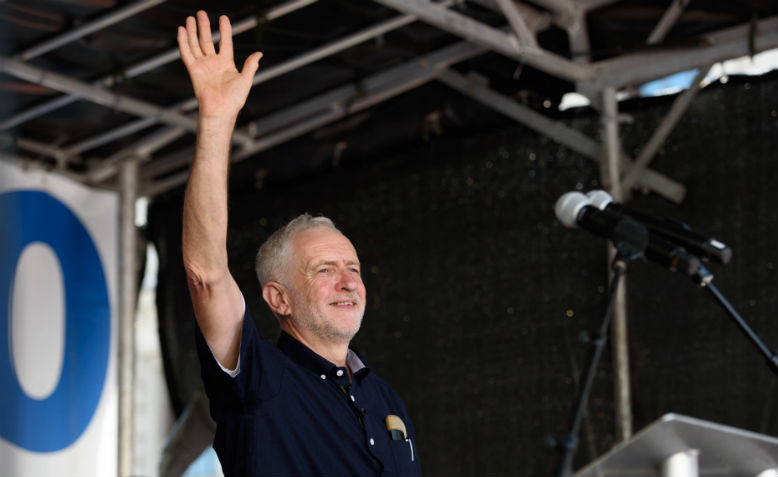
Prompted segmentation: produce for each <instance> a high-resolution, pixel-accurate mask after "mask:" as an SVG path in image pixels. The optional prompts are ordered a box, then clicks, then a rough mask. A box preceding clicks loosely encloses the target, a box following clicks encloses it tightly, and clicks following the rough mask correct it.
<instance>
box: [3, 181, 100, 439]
mask: <svg viewBox="0 0 778 477" xmlns="http://www.w3.org/2000/svg"><path fill="white" fill-rule="evenodd" d="M0 224H2V225H1V226H0V437H2V438H3V439H5V440H7V441H9V442H12V443H14V444H16V445H18V446H20V447H22V448H24V449H28V450H31V451H35V452H53V451H57V450H60V449H64V448H66V447H68V446H69V445H71V444H72V443H73V442H75V441H76V439H78V437H79V436H80V435H81V434H82V433H83V432H84V430H85V429H86V428H87V426H88V425H89V422H90V421H91V419H92V416H93V415H94V413H95V410H96V409H97V405H98V403H99V402H100V396H101V395H102V392H103V386H104V384H105V378H106V371H107V369H108V360H109V358H110V356H109V350H110V339H111V306H110V301H109V296H108V287H107V284H106V279H105V273H104V271H103V265H102V262H101V260H100V255H99V254H98V252H97V248H96V247H95V244H94V242H93V241H92V238H91V237H90V235H89V232H88V231H87V230H86V228H85V227H84V225H83V224H82V223H81V221H80V220H79V219H78V217H76V216H75V214H73V212H71V211H70V209H68V208H67V207H66V206H65V205H64V204H63V203H62V202H60V201H59V200H57V199H55V198H54V197H52V196H51V195H49V194H47V193H45V192H40V191H30V190H21V191H11V192H6V193H3V194H0ZM35 242H38V243H44V244H46V245H48V246H49V247H51V249H52V250H53V251H54V253H55V254H56V256H57V259H58V260H59V262H60V266H61V269H62V275H63V282H64V284H63V286H64V296H65V310H64V311H65V313H64V316H65V347H64V356H63V362H62V368H61V369H62V372H61V374H60V376H59V381H58V382H57V385H56V387H55V388H54V391H53V392H52V393H51V394H50V395H48V396H47V397H46V398H45V399H36V398H33V397H30V396H29V395H27V394H26V393H25V391H24V390H23V389H22V387H21V385H20V384H19V380H18V378H17V376H16V372H15V371H14V364H13V349H12V346H13V345H14V344H13V343H11V336H10V324H11V323H10V321H11V316H12V315H11V310H12V309H13V303H12V300H13V296H14V294H13V286H14V276H15V274H16V268H17V264H18V261H19V257H20V256H21V255H22V252H23V251H24V249H25V248H26V247H27V246H28V245H30V244H32V243H35ZM41 294H42V295H41V296H40V299H41V300H45V299H46V296H44V294H45V290H41ZM41 332H42V333H45V332H46V330H41Z"/></svg>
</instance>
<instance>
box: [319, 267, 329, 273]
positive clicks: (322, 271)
mask: <svg viewBox="0 0 778 477" xmlns="http://www.w3.org/2000/svg"><path fill="white" fill-rule="evenodd" d="M329 271H330V269H329V268H320V269H319V273H327V272H329Z"/></svg>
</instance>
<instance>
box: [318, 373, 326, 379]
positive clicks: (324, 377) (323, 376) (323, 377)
mask: <svg viewBox="0 0 778 477" xmlns="http://www.w3.org/2000/svg"><path fill="white" fill-rule="evenodd" d="M319 377H320V378H322V379H327V376H325V375H323V374H322V375H321V376H319Z"/></svg>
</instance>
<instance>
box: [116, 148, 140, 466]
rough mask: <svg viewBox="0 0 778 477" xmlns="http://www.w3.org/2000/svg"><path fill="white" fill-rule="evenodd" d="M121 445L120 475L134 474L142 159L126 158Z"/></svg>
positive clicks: (121, 263)
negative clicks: (138, 202) (137, 202)
mask: <svg viewBox="0 0 778 477" xmlns="http://www.w3.org/2000/svg"><path fill="white" fill-rule="evenodd" d="M119 183H120V190H119V202H120V205H119V207H120V224H121V225H120V228H121V232H120V233H121V235H120V246H119V250H120V253H121V256H120V257H119V277H120V278H119V287H120V292H119V336H118V341H119V449H118V460H119V462H118V475H119V477H127V476H130V475H133V472H132V462H133V452H132V450H133V449H132V447H133V417H134V406H133V400H134V384H135V301H136V297H137V293H136V292H137V290H136V288H137V284H136V281H137V277H136V264H135V262H136V259H137V257H136V255H137V234H136V230H135V199H136V198H137V194H138V162H137V161H135V160H126V161H124V162H123V163H122V165H121V167H120V170H119Z"/></svg>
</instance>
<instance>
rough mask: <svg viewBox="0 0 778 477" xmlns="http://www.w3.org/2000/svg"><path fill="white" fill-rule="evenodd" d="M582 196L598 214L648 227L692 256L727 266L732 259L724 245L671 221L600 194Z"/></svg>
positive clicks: (682, 224)
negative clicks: (632, 221)
mask: <svg viewBox="0 0 778 477" xmlns="http://www.w3.org/2000/svg"><path fill="white" fill-rule="evenodd" d="M586 196H587V197H588V198H589V200H591V203H592V205H593V206H595V207H597V208H598V209H600V210H607V211H610V212H613V213H615V214H617V215H619V216H629V217H632V218H633V219H635V220H638V221H639V222H641V223H642V224H643V225H645V226H646V227H648V230H649V231H650V232H652V233H654V234H657V235H660V236H662V237H664V238H665V239H666V240H668V241H670V242H673V243H676V244H678V245H679V246H681V247H683V248H684V249H685V250H686V251H688V252H690V253H691V254H693V255H696V256H698V257H701V258H702V259H704V260H715V261H716V262H718V263H721V264H725V265H726V264H727V263H728V262H729V261H730V259H731V258H732V249H731V248H729V247H728V246H727V245H725V244H724V243H722V242H720V241H719V240H716V239H715V238H712V237H706V236H704V235H702V234H699V233H696V232H694V231H692V229H691V227H689V226H688V225H686V224H684V223H683V222H678V221H676V220H673V219H668V218H665V217H654V216H652V215H649V214H646V213H645V212H640V211H638V210H635V209H632V208H630V207H627V206H625V205H623V204H619V203H617V202H614V200H613V197H611V195H610V194H608V193H607V192H605V191H604V190H593V191H589V193H588V194H586Z"/></svg>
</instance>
